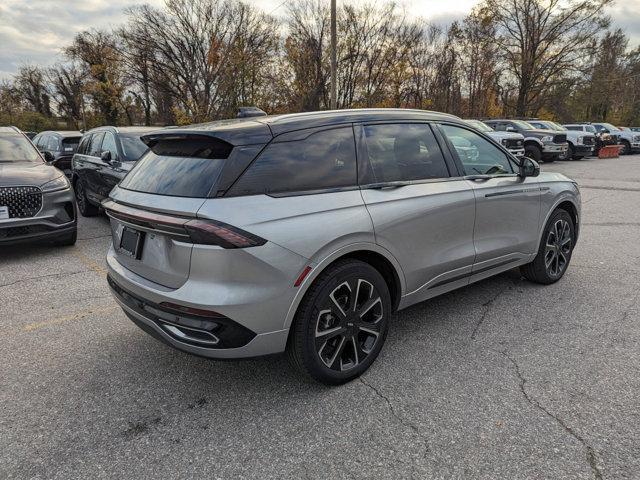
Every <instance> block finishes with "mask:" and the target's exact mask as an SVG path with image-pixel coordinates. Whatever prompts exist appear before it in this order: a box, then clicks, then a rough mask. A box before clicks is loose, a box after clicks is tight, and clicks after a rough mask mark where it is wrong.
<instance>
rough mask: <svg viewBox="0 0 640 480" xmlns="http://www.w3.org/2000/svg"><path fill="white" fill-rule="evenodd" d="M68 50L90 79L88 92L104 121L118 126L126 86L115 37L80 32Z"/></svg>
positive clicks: (97, 32) (99, 33)
mask: <svg viewBox="0 0 640 480" xmlns="http://www.w3.org/2000/svg"><path fill="white" fill-rule="evenodd" d="M65 53H66V54H67V55H68V56H69V57H70V58H71V59H72V60H74V61H77V62H78V64H79V65H80V67H81V68H82V70H83V74H84V75H85V76H86V77H87V78H88V81H87V85H86V90H87V93H88V94H89V95H90V96H91V97H92V99H93V101H94V103H95V105H96V107H97V109H98V110H99V112H100V113H101V114H102V116H103V118H104V121H105V122H106V123H107V124H109V125H116V124H117V123H118V116H119V113H120V107H121V104H122V96H123V94H124V92H125V89H126V85H125V83H124V78H123V73H122V63H121V58H120V55H119V48H118V46H117V44H116V38H115V36H113V35H111V34H109V33H107V32H103V31H99V30H92V31H88V32H82V33H79V34H78V35H76V37H75V38H74V40H73V43H72V44H71V45H70V46H69V47H67V48H66V49H65Z"/></svg>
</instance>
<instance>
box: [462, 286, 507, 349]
mask: <svg viewBox="0 0 640 480" xmlns="http://www.w3.org/2000/svg"><path fill="white" fill-rule="evenodd" d="M517 284H518V282H516V281H514V282H513V285H508V286H506V287H504V288H503V289H502V290H500V291H499V292H498V293H496V294H495V295H494V296H493V297H491V298H490V299H489V300H487V301H486V302H484V303H483V304H482V306H483V307H484V311H483V312H482V315H481V316H480V319H479V320H478V321H477V322H476V326H475V327H474V329H473V332H471V340H475V339H476V336H477V335H478V331H479V330H480V328H481V327H482V324H483V323H484V321H485V320H486V318H487V316H488V315H489V312H490V311H491V307H492V306H493V304H494V302H495V301H496V300H498V298H500V297H501V296H502V295H503V294H504V293H506V292H507V291H508V290H511V289H513V287H515V286H516V285H517Z"/></svg>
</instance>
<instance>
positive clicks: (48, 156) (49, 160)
mask: <svg viewBox="0 0 640 480" xmlns="http://www.w3.org/2000/svg"><path fill="white" fill-rule="evenodd" d="M42 156H43V157H44V161H45V162H47V163H48V164H52V163H53V162H55V161H56V157H54V156H53V153H51V152H50V151H48V150H47V151H44V152H42Z"/></svg>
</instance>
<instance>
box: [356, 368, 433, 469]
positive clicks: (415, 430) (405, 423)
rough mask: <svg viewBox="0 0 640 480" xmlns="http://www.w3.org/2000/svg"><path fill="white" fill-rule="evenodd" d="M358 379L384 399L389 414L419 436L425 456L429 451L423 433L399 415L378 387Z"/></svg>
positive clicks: (360, 378)
mask: <svg viewBox="0 0 640 480" xmlns="http://www.w3.org/2000/svg"><path fill="white" fill-rule="evenodd" d="M358 380H360V383H362V384H363V385H364V386H366V387H368V388H369V389H371V390H372V391H373V392H374V393H375V394H376V395H377V396H378V397H379V398H381V399H382V400H384V402H385V403H386V404H387V407H389V412H390V413H391V415H392V416H393V417H394V418H395V419H396V420H397V421H398V422H399V423H400V424H401V425H402V426H404V427H405V428H408V429H409V430H411V431H412V432H413V433H415V434H416V435H417V436H418V437H419V438H420V440H421V441H422V444H423V446H424V452H423V457H424V456H426V455H427V453H428V452H429V442H428V441H427V439H426V438H425V437H424V435H422V434H421V433H420V429H419V428H418V427H417V426H416V425H414V424H413V423H410V422H408V421H407V420H405V419H404V418H403V417H402V416H401V415H399V414H398V412H397V411H396V409H395V407H394V406H393V403H392V402H391V400H389V397H387V396H386V395H385V394H383V393H382V392H381V391H380V390H379V389H378V388H376V387H375V386H373V385H372V384H370V383H369V382H367V381H366V380H365V379H364V378H362V377H359V378H358Z"/></svg>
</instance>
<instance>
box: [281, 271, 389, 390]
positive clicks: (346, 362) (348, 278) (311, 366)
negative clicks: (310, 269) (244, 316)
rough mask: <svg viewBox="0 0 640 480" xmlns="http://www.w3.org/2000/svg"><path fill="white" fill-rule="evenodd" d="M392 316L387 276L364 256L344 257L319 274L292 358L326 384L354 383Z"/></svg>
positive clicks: (300, 317)
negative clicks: (361, 259)
mask: <svg viewBox="0 0 640 480" xmlns="http://www.w3.org/2000/svg"><path fill="white" fill-rule="evenodd" d="M333 299H335V300H333ZM345 313H346V315H345ZM390 315H391V298H390V295H389V288H388V287H387V284H386V282H385V281H384V278H383V277H382V275H380V273H379V272H378V271H377V270H376V269H375V268H373V267H372V266H371V265H369V264H367V263H364V262H361V261H359V260H352V259H345V260H341V261H338V262H336V263H335V264H334V265H332V266H330V267H329V268H327V270H326V271H324V272H322V273H321V274H320V275H319V276H318V278H317V279H316V280H315V281H314V282H313V284H312V285H311V287H310V288H309V290H308V291H307V293H306V294H305V296H304V298H303V300H302V302H301V303H300V305H299V307H298V311H297V312H296V316H295V318H294V321H293V325H292V326H291V332H290V334H289V341H288V342H287V355H288V357H289V360H290V361H291V363H292V364H293V366H294V367H296V368H297V369H298V370H299V371H301V372H302V373H303V374H305V375H306V376H308V377H311V378H312V379H314V380H316V381H318V382H320V383H324V384H326V385H340V384H343V383H346V382H349V381H351V380H353V379H355V378H357V377H359V376H360V375H362V374H363V373H364V372H365V371H366V370H367V369H368V368H369V367H370V366H371V364H372V363H373V362H374V361H375V359H376V358H377V356H378V354H379V353H380V350H382V346H383V345H384V341H385V339H386V337H387V330H388V328H389V317H390Z"/></svg>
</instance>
